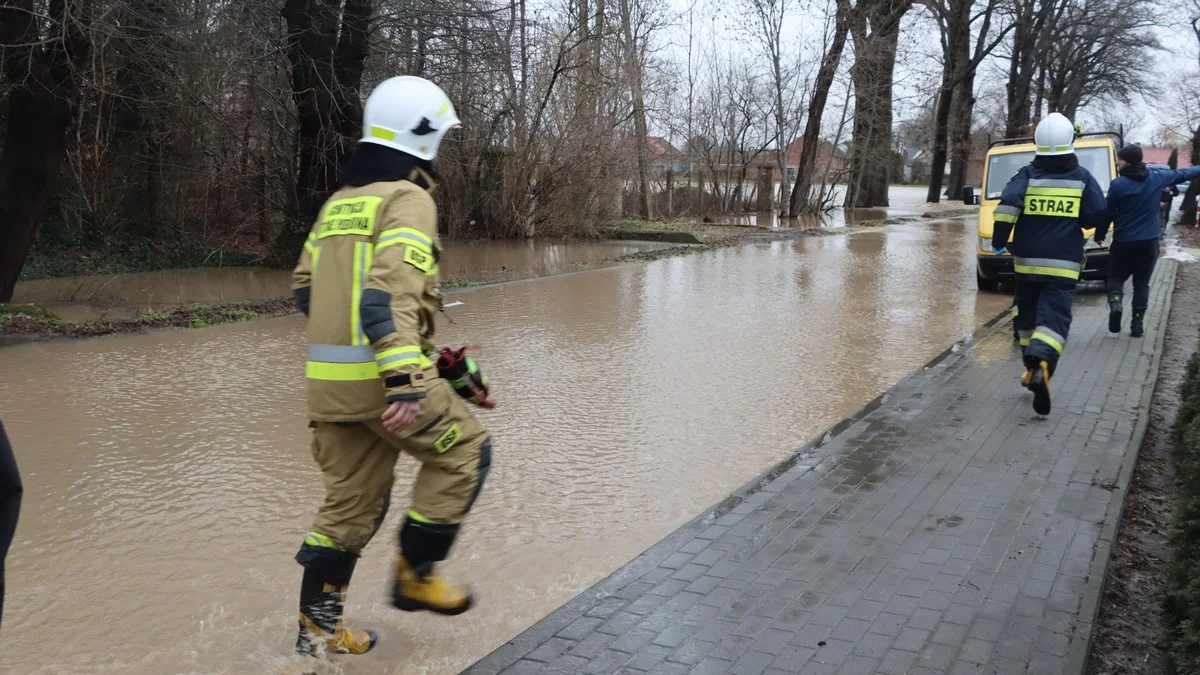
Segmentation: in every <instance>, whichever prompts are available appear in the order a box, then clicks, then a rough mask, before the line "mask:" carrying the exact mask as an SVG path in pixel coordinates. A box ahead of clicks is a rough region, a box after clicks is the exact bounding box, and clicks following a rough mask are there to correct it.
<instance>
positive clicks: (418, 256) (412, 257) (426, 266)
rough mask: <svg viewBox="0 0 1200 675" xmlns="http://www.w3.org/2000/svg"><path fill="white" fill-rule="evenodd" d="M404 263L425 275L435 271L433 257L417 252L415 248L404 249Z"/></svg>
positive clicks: (407, 247) (406, 247)
mask: <svg viewBox="0 0 1200 675" xmlns="http://www.w3.org/2000/svg"><path fill="white" fill-rule="evenodd" d="M404 262H406V263H408V264H409V265H412V266H413V267H415V268H417V269H419V270H421V271H422V272H425V273H428V272H429V270H431V269H433V256H432V255H429V254H428V253H425V252H424V251H419V250H417V247H415V246H405V247H404Z"/></svg>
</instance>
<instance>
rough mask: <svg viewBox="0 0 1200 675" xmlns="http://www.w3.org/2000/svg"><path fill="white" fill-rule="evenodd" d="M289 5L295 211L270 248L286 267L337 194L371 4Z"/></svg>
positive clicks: (334, 0)
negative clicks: (295, 156) (294, 114)
mask: <svg viewBox="0 0 1200 675" xmlns="http://www.w3.org/2000/svg"><path fill="white" fill-rule="evenodd" d="M344 3H345V4H344V6H343V3H342V2H341V1H339V0H287V2H286V3H285V4H284V6H283V11H282V14H283V18H284V19H285V20H286V21H287V26H288V43H287V54H288V60H289V62H290V63H291V67H292V98H293V99H294V100H295V102H296V110H297V134H296V143H297V154H298V162H297V164H298V166H299V170H298V173H297V176H296V194H295V202H294V204H295V206H294V211H293V214H292V217H291V218H290V219H289V221H288V223H289V224H288V227H286V228H284V230H283V232H282V233H281V234H280V239H279V241H278V242H277V243H276V249H277V250H278V251H279V252H280V253H282V254H283V255H284V256H285V259H286V260H288V261H289V262H290V261H291V259H292V258H294V252H295V251H298V250H300V246H301V245H302V244H303V241H304V237H305V236H306V234H307V232H308V229H309V227H310V226H311V224H312V220H313V219H314V218H315V217H316V215H317V209H319V208H320V206H321V203H322V202H324V201H325V200H326V199H327V198H328V197H329V195H330V194H332V193H333V190H334V189H335V187H336V185H337V182H338V177H339V174H340V172H341V169H342V165H343V164H344V163H345V161H346V159H347V158H348V157H349V156H350V152H351V150H353V146H354V141H355V140H357V137H358V134H359V133H360V130H361V128H362V98H361V96H360V94H359V87H360V84H361V82H362V74H363V61H365V60H366V57H367V36H368V33H369V30H370V21H371V16H372V14H373V13H374V12H375V6H374V3H373V2H372V1H371V0H344Z"/></svg>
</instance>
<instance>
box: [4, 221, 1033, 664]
mask: <svg viewBox="0 0 1200 675" xmlns="http://www.w3.org/2000/svg"><path fill="white" fill-rule="evenodd" d="M974 240H975V234H974V226H973V224H972V223H970V222H947V223H922V224H911V225H905V226H897V227H891V228H887V229H882V230H879V231H870V232H863V233H858V234H853V235H849V236H825V237H807V238H803V239H800V240H797V241H775V242H759V243H749V244H746V245H743V246H737V247H733V248H727V249H721V250H716V251H710V252H705V253H701V254H697V255H693V256H686V257H680V258H671V259H664V260H658V261H653V262H649V263H637V264H627V265H622V266H619V267H613V268H609V269H603V270H598V271H589V272H583V273H577V274H568V275H562V276H557V277H551V278H543V279H536V280H530V281H521V282H516V283H511V284H505V285H500V286H492V287H487V288H479V289H471V290H466V291H462V292H459V293H455V294H454V295H453V296H451V297H452V298H453V299H455V300H462V301H464V302H465V303H466V304H465V305H463V306H461V307H458V308H455V309H452V310H448V312H447V314H448V317H447V319H453V321H454V323H450V321H448V320H442V321H439V325H438V326H439V333H438V338H439V339H440V341H441V342H442V343H444V344H462V343H472V344H478V345H480V346H481V347H482V351H481V352H480V354H479V358H480V362H481V363H482V365H483V367H484V369H485V370H486V371H487V372H488V374H489V376H490V377H491V378H492V381H493V382H494V386H495V387H496V396H497V398H498V400H499V401H500V407H499V408H497V409H496V410H494V411H485V412H482V413H481V414H480V417H481V419H482V420H483V421H484V423H485V424H486V425H487V426H488V427H489V429H491V430H492V431H493V432H494V435H495V438H496V451H495V455H494V460H493V461H494V464H493V469H492V472H491V474H490V476H489V478H488V483H487V485H486V486H485V488H484V490H483V493H482V495H481V496H480V499H479V502H478V504H477V507H476V509H475V511H474V512H473V514H472V518H471V519H470V520H469V521H468V523H467V526H466V527H465V528H464V531H463V536H462V538H461V540H460V542H459V543H457V544H456V545H455V549H454V553H453V555H452V557H451V560H450V561H448V563H447V565H446V567H445V569H446V572H447V575H448V576H450V577H452V578H454V579H462V580H465V581H469V582H471V583H473V584H475V585H476V587H477V589H478V590H479V593H480V603H479V606H478V607H477V608H475V609H473V610H472V611H471V612H470V613H468V614H465V615H463V616H461V617H455V618H439V617H431V616H424V615H410V614H402V613H398V612H396V611H394V610H393V609H391V608H390V606H389V605H388V604H387V603H386V602H385V597H384V593H383V591H384V589H385V586H386V581H387V576H386V575H387V564H388V556H389V551H390V549H391V547H392V546H393V544H394V537H395V531H396V527H397V525H398V520H399V518H400V515H401V514H402V511H403V509H402V508H400V507H401V506H402V505H403V503H404V502H405V497H406V490H407V484H408V481H409V480H411V476H412V472H413V464H412V463H411V462H409V461H407V460H405V461H402V462H401V465H400V466H399V468H398V474H399V476H398V481H397V492H396V494H395V499H394V500H393V503H394V504H395V505H397V508H395V509H393V512H392V513H391V514H390V515H389V517H388V520H387V521H386V522H385V524H384V526H383V528H382V530H381V534H380V536H379V538H378V539H377V540H376V541H374V542H372V544H371V546H369V547H368V548H367V551H366V554H365V556H364V558H363V560H362V562H361V563H360V564H359V566H358V570H357V573H356V577H355V581H354V584H353V586H352V588H351V590H350V595H349V607H348V619H349V620H351V621H353V622H354V623H355V624H356V625H367V626H371V627H374V628H376V629H378V630H379V631H380V632H381V634H382V636H383V641H382V642H381V643H380V645H379V646H378V647H377V648H376V649H375V650H374V651H373V652H372V653H371V654H369V655H367V656H365V657H363V658H361V659H343V660H335V661H331V662H330V664H329V667H330V670H329V671H326V672H344V673H381V672H382V673H389V672H390V673H456V672H459V671H460V670H461V669H462V668H465V667H466V666H468V665H470V664H471V663H472V662H474V661H475V660H477V659H479V658H480V657H482V656H484V655H486V654H487V653H488V652H490V651H491V650H493V649H494V648H496V647H497V646H499V645H501V644H502V643H503V642H504V641H505V640H507V639H509V638H510V637H512V636H513V635H516V634H517V633H518V632H520V631H521V630H523V629H525V628H526V627H528V626H530V625H531V624H533V623H535V622H536V621H537V620H538V619H540V618H542V617H544V616H545V615H546V614H547V613H549V612H551V611H552V610H554V609H555V608H556V607H558V606H559V605H561V604H562V603H564V602H566V601H567V600H569V599H570V598H571V597H573V596H574V595H576V594H577V593H579V592H580V591H582V590H584V589H586V588H588V587H589V586H590V585H592V584H593V583H595V582H597V581H599V580H600V579H602V578H603V577H604V576H605V575H607V574H608V573H610V572H611V571H612V570H613V569H616V568H617V567H619V566H621V565H622V564H624V563H625V562H627V561H628V560H630V559H631V558H633V557H635V556H636V555H637V554H638V553H640V552H642V551H644V550H645V549H646V548H647V547H648V546H650V545H652V544H653V543H654V542H656V541H658V540H659V539H661V538H662V537H663V536H664V535H667V534H668V533H670V532H671V531H672V530H674V529H675V528H677V527H679V526H680V525H682V524H683V523H685V522H687V521H688V520H689V519H691V518H692V517H693V516H694V515H695V514H696V513H699V512H700V511H701V510H703V509H704V508H706V507H708V506H710V505H711V504H713V503H714V502H716V501H717V500H719V499H721V498H723V497H724V496H726V495H727V494H729V492H730V491H731V490H734V489H736V488H737V487H738V486H739V485H741V484H743V483H744V482H745V481H747V480H749V479H750V478H752V477H753V476H755V475H756V474H758V473H759V472H760V471H762V469H763V467H766V466H770V465H772V464H774V463H776V462H778V461H779V460H780V459H781V458H783V457H785V456H786V455H788V454H789V453H790V451H791V449H792V448H794V447H796V446H797V445H798V444H800V443H802V442H803V441H804V440H805V439H806V438H809V437H810V436H812V435H813V434H815V433H817V431H818V430H820V429H822V428H825V427H827V426H829V425H830V424H832V423H834V422H835V421H836V420H838V419H840V418H841V417H842V416H844V415H846V414H847V413H849V412H850V411H852V410H854V409H856V408H858V407H859V406H861V405H862V404H863V403H865V402H866V401H869V400H870V399H871V398H872V397H874V396H876V395H877V394H878V393H879V392H880V391H882V390H884V389H886V388H887V387H888V386H890V385H892V384H893V383H895V382H896V381H898V380H899V379H900V378H901V377H903V376H904V375H905V374H906V373H908V372H910V371H911V370H913V369H914V368H917V367H919V366H920V364H922V363H924V362H925V361H927V360H928V359H930V358H931V357H933V356H934V355H935V354H937V353H938V352H939V351H941V350H942V349H943V348H944V347H945V345H947V344H949V343H951V342H953V341H954V340H957V339H959V338H961V337H962V336H963V335H966V334H968V333H970V332H972V331H973V330H975V329H976V328H977V327H978V326H979V325H981V324H982V323H983V322H985V321H987V320H988V319H990V318H991V317H993V316H995V315H996V314H998V313H999V312H1000V311H1002V310H1003V309H1004V308H1005V307H1007V305H1008V301H1009V299H1008V297H1006V296H1004V295H1000V294H979V293H977V292H976V291H975V288H974V279H973V276H974V258H973V249H974ZM303 353H304V346H303V322H302V321H301V320H300V318H299V317H285V318H279V319H270V320H264V321H254V322H250V323H245V324H236V325H226V326H218V327H214V328H206V329H197V330H182V331H166V332H157V333H151V334H145V335H134V336H120V337H112V338H102V339H95V340H83V341H64V342H54V343H43V344H31V345H24V346H19V347H9V348H4V349H0V374H2V376H0V417H2V418H3V419H4V423H5V427H6V428H7V430H8V432H9V434H10V435H11V437H12V440H13V443H14V446H15V448H16V452H17V457H18V461H19V463H20V467H21V470H22V474H23V476H24V478H25V484H26V495H25V501H24V504H23V506H22V513H21V521H20V525H19V527H18V531H17V541H16V542H15V544H14V547H13V550H12V552H11V554H10V557H9V567H8V590H7V592H8V598H7V602H6V607H5V610H6V611H5V617H4V630H3V633H2V634H0V672H5V673H8V672H12V673H21V674H22V675H26V674H30V673H38V674H42V673H46V674H49V673H95V672H102V673H180V672H186V673H192V672H195V673H267V672H270V673H292V672H303V671H302V670H298V669H299V668H300V664H299V663H297V662H296V661H295V660H294V659H292V658H291V656H290V654H289V648H290V645H291V643H292V641H293V639H294V633H293V631H294V630H295V611H296V604H295V603H296V593H297V588H298V584H299V579H300V568H299V567H298V566H297V565H296V564H295V563H294V562H293V560H292V555H293V554H294V553H295V550H296V548H297V546H298V545H299V543H300V538H301V537H302V535H303V533H304V531H305V530H306V529H307V528H308V526H309V524H310V522H311V518H312V516H313V513H314V512H315V509H316V507H317V504H318V503H319V494H320V490H321V484H320V480H319V474H318V472H317V470H316V467H315V466H314V464H313V462H312V458H311V456H310V453H309V432H308V430H307V428H306V425H305V415H304V410H303V391H304V380H303V365H302V364H303V360H304V357H303ZM47 635H59V636H62V635H69V636H70V637H69V639H55V640H45V639H44V636H47ZM131 640H136V642H137V644H138V645H153V648H150V649H146V648H136V647H131V644H130V642H131ZM34 643H36V644H38V645H39V648H38V649H26V648H23V647H22V645H29V644H34Z"/></svg>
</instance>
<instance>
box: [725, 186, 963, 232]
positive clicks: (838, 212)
mask: <svg viewBox="0 0 1200 675" xmlns="http://www.w3.org/2000/svg"><path fill="white" fill-rule="evenodd" d="M845 194H846V189H845V187H844V186H841V185H839V186H836V187H834V188H833V192H832V196H831V197H830V199H829V204H830V205H831V206H833V207H834V208H832V209H831V210H829V211H827V212H825V213H822V214H821V215H819V216H804V217H802V218H780V217H779V214H778V213H754V214H748V215H743V216H727V217H721V218H720V221H721V222H723V223H729V224H732V225H746V226H751V227H761V228H768V229H788V228H792V229H837V228H843V227H846V226H847V225H855V224H858V223H871V222H874V223H877V222H880V221H883V220H885V219H888V218H912V217H915V216H920V215H922V214H925V213H927V212H934V213H936V212H938V211H948V210H954V209H963V208H969V207H965V206H964V205H963V203H962V201H955V200H947V199H943V200H942V201H941V203H940V204H927V203H926V202H925V197H926V195H927V194H928V188H926V187H921V186H916V185H904V186H898V185H896V186H892V187H891V188H890V189H889V190H888V201H889V202H890V203H889V205H888V206H887V207H880V208H873V209H845V208H841V205H842V203H843V200H844V199H845ZM779 210H782V209H779Z"/></svg>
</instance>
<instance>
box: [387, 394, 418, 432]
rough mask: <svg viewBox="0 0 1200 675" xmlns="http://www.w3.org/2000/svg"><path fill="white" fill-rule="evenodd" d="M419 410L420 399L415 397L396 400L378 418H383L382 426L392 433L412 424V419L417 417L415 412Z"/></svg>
mask: <svg viewBox="0 0 1200 675" xmlns="http://www.w3.org/2000/svg"><path fill="white" fill-rule="evenodd" d="M419 412H421V400H420V399H415V400H412V401H396V402H394V403H392V404H391V405H389V406H388V407H387V410H384V411H383V415H380V419H382V420H383V428H385V429H387V430H388V431H390V432H391V433H393V434H398V433H400V430H401V429H403V428H404V427H406V426H408V425H409V424H412V421H413V420H415V419H417V413H419Z"/></svg>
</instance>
